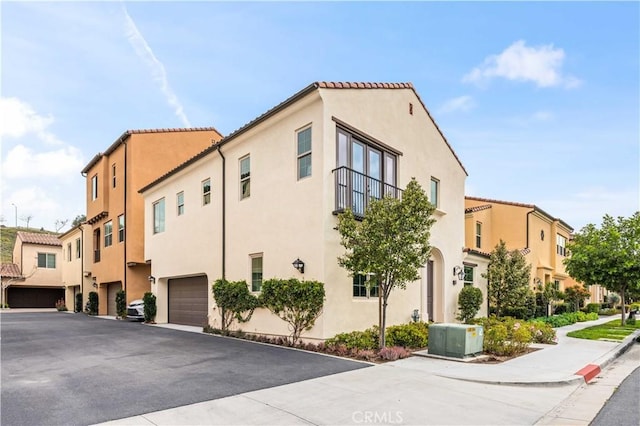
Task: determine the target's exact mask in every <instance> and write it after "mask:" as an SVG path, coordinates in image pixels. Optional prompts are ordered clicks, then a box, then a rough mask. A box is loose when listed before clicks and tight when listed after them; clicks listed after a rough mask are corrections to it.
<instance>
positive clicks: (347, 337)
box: [324, 326, 378, 350]
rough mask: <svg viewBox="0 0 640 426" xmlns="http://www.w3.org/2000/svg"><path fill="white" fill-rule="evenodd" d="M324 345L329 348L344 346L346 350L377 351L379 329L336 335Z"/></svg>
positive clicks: (372, 328) (373, 328)
mask: <svg viewBox="0 0 640 426" xmlns="http://www.w3.org/2000/svg"><path fill="white" fill-rule="evenodd" d="M324 343H325V345H326V346H327V347H337V346H344V347H345V348H346V349H361V350H364V349H377V348H378V327H377V326H376V327H371V328H368V329H366V330H364V331H351V332H349V333H340V334H336V335H335V336H333V337H332V338H330V339H327V340H326V341H325V342H324Z"/></svg>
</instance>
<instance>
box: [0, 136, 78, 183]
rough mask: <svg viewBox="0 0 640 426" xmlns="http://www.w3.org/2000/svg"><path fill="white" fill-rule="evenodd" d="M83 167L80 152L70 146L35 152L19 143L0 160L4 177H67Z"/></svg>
mask: <svg viewBox="0 0 640 426" xmlns="http://www.w3.org/2000/svg"><path fill="white" fill-rule="evenodd" d="M82 167H83V160H82V153H81V152H80V150H78V149H77V148H74V147H72V146H66V147H62V148H60V149H57V150H54V151H47V152H35V151H33V150H32V149H30V148H27V147H26V146H24V145H22V144H20V145H16V146H14V147H13V148H11V150H9V152H8V153H7V155H6V156H5V159H4V161H3V162H2V174H3V177H4V178H10V179H20V178H40V177H55V178H61V179H68V178H70V175H72V174H79V173H80V170H82Z"/></svg>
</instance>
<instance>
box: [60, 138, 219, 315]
mask: <svg viewBox="0 0 640 426" xmlns="http://www.w3.org/2000/svg"><path fill="white" fill-rule="evenodd" d="M220 138H221V135H220V133H218V131H217V130H216V129H214V128H213V127H207V128H190V129H156V130H127V131H126V132H124V133H123V134H122V135H121V136H120V137H119V138H117V139H116V140H115V142H113V143H112V144H111V146H109V148H107V150H106V151H104V152H102V153H99V154H97V155H96V156H94V157H93V158H92V159H91V161H90V162H89V163H88V164H87V165H86V166H85V168H84V169H83V170H82V175H83V176H85V177H86V200H87V212H86V217H87V222H86V228H85V227H83V230H84V232H86V233H87V234H86V236H85V238H84V241H85V243H84V247H85V250H87V249H88V250H90V256H88V257H85V258H83V260H82V273H83V280H84V278H90V281H91V286H90V289H87V287H88V286H87V285H82V284H81V287H84V291H83V297H84V303H86V300H87V298H88V293H89V291H92V290H95V291H97V292H98V298H99V310H98V313H99V314H100V315H116V305H115V295H116V293H117V292H118V291H119V290H125V291H126V293H127V302H130V301H131V300H134V299H139V298H142V296H143V295H144V293H145V292H147V291H149V289H150V286H149V275H150V273H151V268H150V265H149V264H148V263H146V262H145V257H144V202H143V199H142V196H141V195H140V194H139V193H138V190H139V189H140V188H142V187H143V186H145V185H147V184H148V183H149V182H151V181H153V180H154V179H157V178H158V177H159V176H162V175H163V174H164V173H166V172H168V171H169V170H171V169H173V168H175V167H176V166H177V165H179V164H181V163H183V162H184V161H186V160H188V159H189V158H191V157H193V156H194V155H196V154H198V153H200V152H202V150H204V149H205V148H207V147H209V146H211V144H212V143H213V142H215V141H218V140H219V139H220ZM70 238H73V237H71V236H70ZM67 244H68V243H67ZM78 279H79V278H78V277H75V278H73V281H70V283H72V284H73V285H77V284H79V283H82V281H81V282H79V281H78Z"/></svg>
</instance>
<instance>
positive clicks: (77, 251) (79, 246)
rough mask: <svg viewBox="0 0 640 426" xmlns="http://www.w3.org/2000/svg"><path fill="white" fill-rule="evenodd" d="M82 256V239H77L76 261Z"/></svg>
mask: <svg viewBox="0 0 640 426" xmlns="http://www.w3.org/2000/svg"><path fill="white" fill-rule="evenodd" d="M81 255H82V242H81V241H80V238H76V259H80V256H81Z"/></svg>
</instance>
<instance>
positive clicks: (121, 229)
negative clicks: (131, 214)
mask: <svg viewBox="0 0 640 426" xmlns="http://www.w3.org/2000/svg"><path fill="white" fill-rule="evenodd" d="M123 241H124V215H123V214H121V215H120V216H118V242H119V243H121V242H123Z"/></svg>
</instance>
